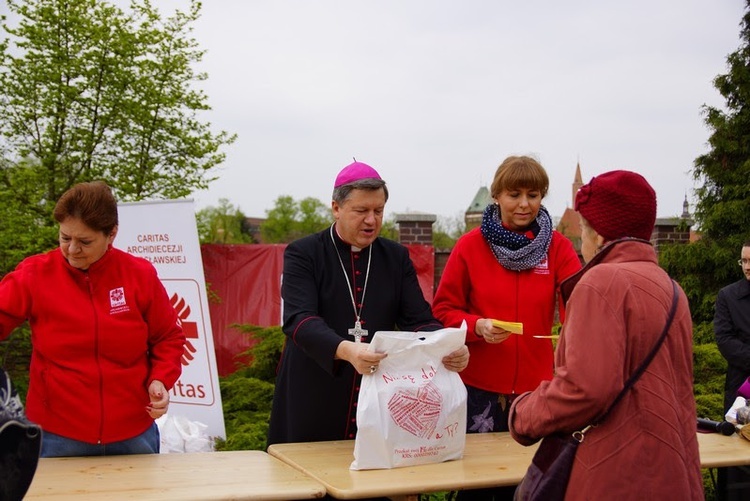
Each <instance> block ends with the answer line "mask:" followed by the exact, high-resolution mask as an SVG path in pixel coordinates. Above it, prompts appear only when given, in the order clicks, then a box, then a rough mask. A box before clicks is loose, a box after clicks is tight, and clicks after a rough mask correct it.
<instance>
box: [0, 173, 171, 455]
mask: <svg viewBox="0 0 750 501" xmlns="http://www.w3.org/2000/svg"><path fill="white" fill-rule="evenodd" d="M54 217H55V220H57V222H58V223H59V225H60V227H59V230H60V231H59V237H60V246H59V248H58V249H54V250H52V251H50V252H47V253H44V254H39V255H36V256H31V257H29V258H26V259H24V260H23V261H22V262H21V263H20V264H19V265H18V267H16V269H15V270H14V271H12V272H10V273H8V274H7V275H5V277H4V278H3V280H2V281H1V282H0V339H4V338H6V337H7V336H9V335H10V332H11V331H12V330H13V329H14V328H15V327H17V326H18V325H19V324H21V323H22V322H24V321H25V320H28V321H29V324H30V326H31V342H32V354H31V364H30V367H29V369H30V374H29V391H28V395H27V397H26V413H27V415H28V418H29V419H30V420H31V421H33V422H35V423H38V424H39V425H40V426H41V427H42V429H43V434H44V435H43V439H42V456H43V457H51V456H89V455H109V454H145V453H157V452H159V431H158V428H157V426H156V423H155V422H154V419H156V418H158V417H160V416H162V415H163V414H165V413H166V412H167V408H168V406H169V390H170V389H171V387H172V385H173V384H174V383H175V381H176V380H177V378H178V377H179V376H180V373H181V357H182V353H183V349H184V343H185V336H184V334H183V333H182V328H181V326H180V323H179V319H178V317H177V313H176V312H175V310H174V308H173V307H172V305H171V303H170V301H169V297H168V296H167V293H166V291H165V289H164V286H163V285H162V284H161V282H160V281H159V278H158V276H157V274H156V270H155V269H154V267H153V266H152V265H151V263H149V262H148V261H146V260H145V259H142V258H138V257H134V256H131V255H130V254H127V253H125V252H123V251H121V250H119V249H115V248H114V247H112V242H113V240H114V238H115V236H116V235H117V223H118V220H117V202H116V200H115V198H114V196H113V194H112V191H111V189H110V188H109V186H107V185H106V184H105V183H103V182H92V183H80V184H77V185H75V186H73V187H72V188H71V189H69V190H68V191H66V192H65V193H64V194H63V195H62V197H61V198H60V200H58V202H57V204H56V206H55V210H54Z"/></svg>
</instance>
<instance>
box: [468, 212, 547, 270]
mask: <svg viewBox="0 0 750 501" xmlns="http://www.w3.org/2000/svg"><path fill="white" fill-rule="evenodd" d="M529 229H530V230H532V232H533V233H534V234H535V235H536V236H535V237H534V238H529V237H527V236H526V235H525V234H523V233H516V232H515V231H511V230H509V229H507V228H505V227H504V226H503V225H502V223H501V222H500V209H499V208H498V206H497V204H494V203H493V204H489V205H488V206H487V208H486V209H484V214H483V215H482V227H481V231H482V236H484V239H485V240H486V241H487V243H488V244H489V246H490V248H491V249H492V253H493V254H494V255H495V258H496V259H497V262H498V263H500V265H501V266H503V267H504V268H507V269H509V270H512V271H521V270H528V269H531V268H533V267H535V266H536V265H538V264H539V263H540V262H542V260H543V259H544V258H545V257H546V256H547V251H548V250H549V245H550V242H551V241H552V218H550V217H549V212H547V209H546V208H545V207H544V206H543V205H542V206H541V207H540V208H539V213H538V214H537V216H536V219H535V220H534V222H533V223H532V224H531V226H530V228H529ZM537 230H538V231H537Z"/></svg>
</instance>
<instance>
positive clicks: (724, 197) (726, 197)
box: [659, 2, 750, 322]
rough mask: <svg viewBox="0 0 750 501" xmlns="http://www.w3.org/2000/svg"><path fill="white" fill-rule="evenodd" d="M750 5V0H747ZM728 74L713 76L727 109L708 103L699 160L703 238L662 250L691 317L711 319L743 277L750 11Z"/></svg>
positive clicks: (748, 203)
mask: <svg viewBox="0 0 750 501" xmlns="http://www.w3.org/2000/svg"><path fill="white" fill-rule="evenodd" d="M748 6H749V7H750V2H748ZM727 63H728V72H727V73H726V74H722V75H719V76H717V77H716V78H715V79H714V86H715V87H716V89H717V90H718V91H719V93H720V94H721V95H722V96H723V97H724V99H725V109H719V108H716V107H712V106H704V107H703V112H704V116H705V123H706V125H707V126H708V128H709V130H710V131H711V135H710V137H709V141H708V142H709V145H710V150H709V151H708V152H707V153H706V154H704V155H701V156H699V157H698V158H697V159H696V160H695V166H694V169H693V177H694V179H695V180H696V181H697V182H698V183H699V184H700V187H699V188H698V189H697V190H696V194H697V198H698V202H697V206H696V210H695V218H696V222H697V225H698V228H699V230H700V232H701V235H702V239H701V240H700V241H699V242H696V243H694V244H691V245H673V246H669V247H668V248H665V249H663V250H662V251H661V252H660V256H659V258H660V264H661V265H662V266H664V268H665V269H666V270H667V271H668V272H669V273H670V274H671V275H672V276H674V277H675V278H677V279H678V280H679V281H680V284H681V285H682V286H683V288H684V289H685V292H686V293H687V295H688V298H689V299H690V306H691V311H692V313H693V319H694V320H695V321H696V322H710V321H711V319H712V317H713V307H714V303H715V300H716V294H717V292H718V290H719V289H720V288H721V287H723V286H725V285H727V284H729V283H731V282H733V281H735V280H738V279H739V278H740V277H741V274H740V269H739V267H738V266H737V263H736V261H737V258H738V257H739V253H740V248H741V246H742V242H743V241H744V240H746V239H748V238H750V183H748V179H750V11H748V9H747V8H746V12H745V15H744V16H743V19H742V22H741V23H740V47H739V48H738V49H737V50H736V51H735V52H733V53H731V54H730V55H729V56H728V57H727Z"/></svg>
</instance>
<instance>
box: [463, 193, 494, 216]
mask: <svg viewBox="0 0 750 501" xmlns="http://www.w3.org/2000/svg"><path fill="white" fill-rule="evenodd" d="M491 203H492V197H491V196H490V190H489V189H488V188H487V187H486V186H482V187H480V188H479V190H478V191H477V194H476V195H474V200H472V201H471V204H470V205H469V208H468V209H466V213H467V214H468V213H471V212H480V213H481V212H484V209H485V208H486V207H487V206H488V205H489V204H491Z"/></svg>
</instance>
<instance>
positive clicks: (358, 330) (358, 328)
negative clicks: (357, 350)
mask: <svg viewBox="0 0 750 501" xmlns="http://www.w3.org/2000/svg"><path fill="white" fill-rule="evenodd" d="M349 335H350V336H354V342H355V343H361V342H362V338H363V337H367V329H363V328H362V324H361V323H360V322H359V320H357V321H356V322H354V328H353V329H349Z"/></svg>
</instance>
